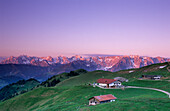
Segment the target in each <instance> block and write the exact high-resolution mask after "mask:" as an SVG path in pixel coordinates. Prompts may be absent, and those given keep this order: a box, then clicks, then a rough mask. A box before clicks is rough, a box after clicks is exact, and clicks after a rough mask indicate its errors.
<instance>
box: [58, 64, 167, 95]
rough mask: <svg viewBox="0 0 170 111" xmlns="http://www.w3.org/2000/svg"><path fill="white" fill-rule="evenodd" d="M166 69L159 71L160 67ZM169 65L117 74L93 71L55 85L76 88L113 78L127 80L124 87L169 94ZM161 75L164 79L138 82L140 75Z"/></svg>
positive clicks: (158, 65) (124, 71) (147, 67)
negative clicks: (155, 90)
mask: <svg viewBox="0 0 170 111" xmlns="http://www.w3.org/2000/svg"><path fill="white" fill-rule="evenodd" d="M165 65H167V66H166V67H164V68H162V69H160V68H159V67H160V66H165ZM169 66H170V65H169V64H168V63H162V64H154V65H150V66H146V67H143V68H139V69H129V70H123V71H119V72H108V71H93V72H88V73H86V74H82V75H78V76H75V77H72V78H69V79H67V80H65V81H62V82H60V83H58V84H57V86H63V87H66V86H68V87H72V86H78V85H85V84H88V83H93V82H96V80H97V79H99V78H108V79H110V78H112V79H113V78H114V77H118V76H119V77H125V78H127V79H129V82H127V83H126V82H124V83H123V84H124V85H133V86H142V87H153V88H159V89H163V90H166V91H169V92H170V82H168V81H167V80H170V72H168V70H167V67H169ZM129 71H134V72H132V73H129ZM143 74H145V75H162V76H164V77H165V78H166V79H165V80H164V79H163V80H160V81H155V80H138V78H139V77H141V75H143Z"/></svg>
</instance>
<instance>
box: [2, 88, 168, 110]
mask: <svg viewBox="0 0 170 111" xmlns="http://www.w3.org/2000/svg"><path fill="white" fill-rule="evenodd" d="M104 94H113V95H115V96H116V97H117V98H118V99H117V100H116V101H115V102H112V103H106V104H100V105H96V106H88V99H89V98H90V97H92V96H97V95H104ZM168 100H169V99H168V97H167V95H166V94H164V93H161V92H158V91H152V90H147V89H125V90H121V89H100V88H97V87H96V88H93V87H91V86H75V87H74V88H69V89H68V88H67V89H65V88H62V87H53V88H38V89H35V90H33V91H30V92H28V93H25V94H22V95H19V96H17V97H15V98H12V99H10V100H7V101H5V102H3V103H0V110H1V111H23V110H37V111H47V110H49V111H56V110H58V111H61V110H63V111H66V110H67V111H75V110H77V109H79V110H84V111H86V110H89V111H91V110H106V109H107V110H109V111H111V110H113V108H114V109H116V110H122V111H123V110H125V109H129V110H130V109H131V110H136V109H138V110H140V108H141V107H143V110H146V109H148V108H149V109H153V110H155V109H157V110H158V109H168V108H169V107H168V105H170V103H168ZM158 101H159V102H158ZM165 103H166V104H165ZM160 104H161V105H162V106H158V105H160ZM132 105H133V106H132ZM152 105H153V106H152Z"/></svg>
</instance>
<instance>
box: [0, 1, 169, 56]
mask: <svg viewBox="0 0 170 111" xmlns="http://www.w3.org/2000/svg"><path fill="white" fill-rule="evenodd" d="M169 6H170V0H27V1H26V0H0V56H11V55H13V56H18V55H23V54H25V55H31V56H49V55H50V56H53V57H55V56H58V55H66V56H68V55H75V54H110V55H141V56H154V57H155V56H162V57H170V49H169V47H170V7H169Z"/></svg>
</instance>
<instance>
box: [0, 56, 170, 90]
mask: <svg viewBox="0 0 170 111" xmlns="http://www.w3.org/2000/svg"><path fill="white" fill-rule="evenodd" d="M164 62H170V59H168V58H163V57H143V56H138V55H131V56H86V57H83V56H79V55H76V56H72V57H66V56H58V57H55V58H53V57H51V56H48V57H35V56H27V55H21V56H18V57H14V56H11V57H8V58H4V59H3V60H1V62H0V88H2V87H3V86H5V85H8V84H11V83H13V82H16V81H18V80H21V79H29V78H35V79H37V80H38V81H40V82H42V81H44V80H46V79H48V78H50V77H52V76H53V75H57V74H61V73H64V72H70V71H74V70H78V69H85V70H87V71H95V70H104V71H111V72H116V71H119V70H125V69H132V68H140V67H143V66H147V65H151V64H156V63H164Z"/></svg>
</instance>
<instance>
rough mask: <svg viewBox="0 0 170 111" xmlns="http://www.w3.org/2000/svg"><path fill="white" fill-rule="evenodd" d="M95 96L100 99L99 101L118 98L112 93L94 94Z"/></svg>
mask: <svg viewBox="0 0 170 111" xmlns="http://www.w3.org/2000/svg"><path fill="white" fill-rule="evenodd" d="M94 98H95V99H97V100H99V101H107V100H113V99H117V98H116V97H114V96H113V95H112V94H108V95H101V96H94Z"/></svg>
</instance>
